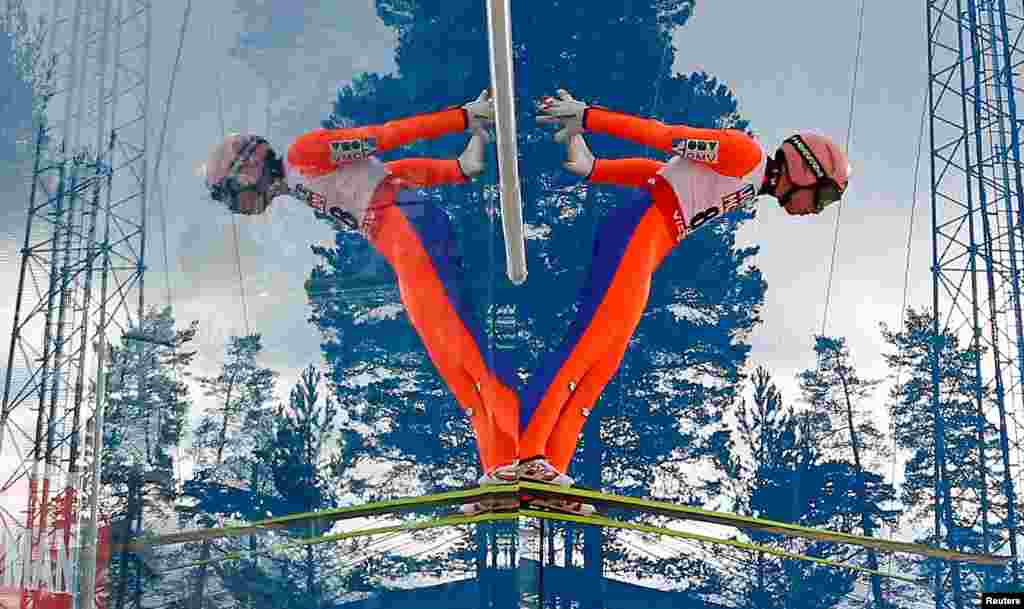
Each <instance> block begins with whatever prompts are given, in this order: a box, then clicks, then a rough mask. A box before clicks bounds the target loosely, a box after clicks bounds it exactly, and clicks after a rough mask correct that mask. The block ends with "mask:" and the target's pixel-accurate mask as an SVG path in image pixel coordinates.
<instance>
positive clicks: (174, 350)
mask: <svg viewBox="0 0 1024 609" xmlns="http://www.w3.org/2000/svg"><path fill="white" fill-rule="evenodd" d="M195 334H196V323H195V322H193V323H192V325H191V326H190V327H189V328H188V329H186V330H177V329H175V321H174V318H173V317H172V314H171V310H170V308H164V309H163V310H160V311H157V310H156V309H150V310H149V311H148V312H147V313H146V316H145V317H144V318H143V319H142V321H141V323H140V324H139V325H138V326H137V327H133V328H130V331H129V332H128V333H126V334H125V335H124V344H123V345H122V346H120V347H115V348H113V349H112V354H113V357H112V359H111V365H110V369H109V371H108V374H109V378H110V381H109V383H108V392H109V394H108V396H107V404H106V409H105V417H104V426H103V453H102V459H103V462H102V477H101V483H102V485H103V487H104V489H105V496H106V497H107V499H106V500H105V502H104V505H103V508H102V512H103V513H104V515H105V516H107V517H108V518H109V519H110V521H111V522H113V523H115V530H116V531H117V532H118V535H119V536H118V538H117V540H115V543H125V542H128V541H130V540H131V539H135V538H138V537H139V536H141V535H143V534H145V533H146V532H148V531H156V532H159V531H161V530H163V529H164V528H165V527H166V526H167V525H168V524H169V523H171V522H172V517H173V505H174V501H175V500H176V499H177V495H178V491H177V486H176V483H175V479H176V476H175V467H176V465H177V463H176V460H177V458H178V455H177V447H178V445H179V443H180V441H181V436H182V433H183V431H184V425H185V420H186V418H187V416H188V411H189V409H190V407H191V398H190V397H189V392H188V387H187V385H186V384H185V379H184V376H185V373H186V372H187V370H186V369H187V367H188V366H189V365H190V364H191V361H192V359H193V357H194V356H195V352H194V351H184V350H182V347H184V346H185V345H187V343H189V342H190V341H191V340H192V339H193V338H194V337H195ZM158 571H159V560H157V557H154V556H152V555H150V556H147V557H145V560H143V557H141V556H139V555H136V554H130V553H127V552H122V553H119V554H115V555H114V556H113V558H112V560H111V565H110V571H109V573H110V578H111V580H112V584H111V593H112V601H113V605H112V606H113V607H117V608H118V609H122V608H123V607H130V606H134V607H141V604H142V592H143V589H145V590H146V591H148V592H152V590H153V589H156V588H158V587H159V586H160V581H159V578H158V577H157V575H156V573H157V572H158Z"/></svg>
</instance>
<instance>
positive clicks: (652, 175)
mask: <svg viewBox="0 0 1024 609" xmlns="http://www.w3.org/2000/svg"><path fill="white" fill-rule="evenodd" d="M583 125H584V128H585V129H586V130H588V131H594V132H598V133H605V134H608V135H612V136H616V137H620V138H623V139H627V140H631V141H633V142H636V143H638V144H641V145H644V146H649V147H651V148H657V149H658V150H662V151H664V152H668V153H675V154H676V156H675V157H673V158H672V159H671V160H670V161H669V162H668V163H662V162H660V161H655V160H651V159H643V158H631V159H595V162H594V168H593V171H592V172H591V175H590V176H589V177H588V179H589V180H590V181H591V182H593V183H598V184H602V183H603V184H616V185H620V186H632V187H635V188H637V189H639V191H638V192H637V194H636V195H635V196H633V197H632V198H631V200H629V201H628V202H627V203H625V204H623V205H620V206H619V207H617V208H615V209H614V210H612V211H611V212H610V213H609V214H608V215H607V216H606V217H605V218H604V219H603V220H602V222H601V224H600V226H599V227H598V229H597V234H596V236H595V239H594V253H593V259H592V262H591V266H590V271H589V275H588V277H587V280H586V282H585V284H584V286H583V288H582V290H581V292H580V295H579V300H578V308H577V317H576V320H575V321H574V322H573V323H572V325H571V326H570V327H569V331H568V335H567V336H566V337H565V339H564V340H563V342H562V344H561V346H559V347H558V348H557V349H556V350H554V351H552V352H551V353H549V354H548V355H547V356H546V357H545V358H544V359H543V360H542V361H541V364H540V367H539V369H538V372H537V373H536V374H534V375H533V376H532V377H531V378H530V381H529V383H528V384H527V387H526V389H525V391H524V392H523V402H522V410H521V411H520V426H521V429H523V435H522V436H521V437H520V453H521V459H529V458H531V457H535V456H543V457H545V458H546V459H547V460H548V461H549V462H550V463H551V464H552V465H553V466H554V467H555V468H556V469H558V470H559V471H561V472H565V471H567V470H568V467H569V463H570V462H571V461H572V456H573V453H574V452H575V450H576V443H577V438H578V437H579V435H580V432H581V431H582V430H583V425H584V423H585V421H586V418H587V416H589V415H590V412H591V410H592V409H593V407H594V404H595V403H596V402H597V400H598V398H599V397H600V396H601V392H602V391H603V390H604V388H605V386H606V385H607V384H608V382H609V381H610V380H611V378H612V377H613V376H614V375H615V373H616V371H617V370H618V368H619V365H620V363H621V362H622V357H623V355H625V352H626V348H627V347H628V346H629V341H630V339H631V338H632V336H633V332H634V331H635V330H636V327H637V325H638V324H639V323H640V318H641V316H642V315H643V312H644V309H645V307H646V306H647V299H648V296H649V294H650V289H651V277H652V275H653V274H654V271H655V270H657V268H658V267H659V266H660V265H661V262H662V261H663V260H664V259H665V257H666V256H668V254H669V253H670V252H671V251H672V249H673V248H675V246H676V245H677V244H678V243H679V242H680V241H682V240H683V239H684V238H685V237H686V236H687V235H688V234H689V233H690V232H691V231H693V230H696V229H698V228H700V227H701V226H703V225H704V224H705V223H706V222H707V221H708V220H711V219H713V218H716V217H718V216H720V215H722V214H724V213H726V212H728V211H731V210H732V209H735V208H736V207H739V206H740V205H743V204H746V203H748V202H750V201H753V200H754V198H755V197H756V194H757V190H758V187H759V186H760V184H761V180H762V178H763V176H764V171H765V162H766V158H767V157H766V155H765V153H764V151H763V150H762V148H761V146H760V145H759V144H758V143H757V141H756V140H754V139H753V138H752V137H750V136H748V135H747V134H746V133H744V132H742V131H738V130H721V129H700V128H694V127H688V126H685V125H666V124H664V123H661V122H659V121H656V120H650V119H643V118H638V117H634V116H630V115H627V114H622V113H618V112H612V111H610V110H607V109H604V108H600V107H595V106H591V107H590V108H588V109H587V110H586V112H585V114H584V116H583Z"/></svg>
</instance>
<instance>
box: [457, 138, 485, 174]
mask: <svg viewBox="0 0 1024 609" xmlns="http://www.w3.org/2000/svg"><path fill="white" fill-rule="evenodd" d="M490 141H491V138H490V137H489V136H488V135H487V131H485V130H484V129H476V130H474V131H473V137H471V138H469V143H468V144H466V149H465V150H463V151H462V154H460V155H459V169H461V170H462V174H463V175H465V176H466V177H467V178H475V177H476V176H478V175H480V174H481V173H483V172H484V165H485V163H486V158H485V157H484V150H485V149H486V147H487V143H488V142H490Z"/></svg>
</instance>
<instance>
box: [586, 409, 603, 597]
mask: <svg viewBox="0 0 1024 609" xmlns="http://www.w3.org/2000/svg"><path fill="white" fill-rule="evenodd" d="M594 410H595V411H596V410H597V409H596V408H595V409H594ZM582 470H583V472H582V473H583V476H582V477H583V483H584V485H585V486H589V487H591V488H597V489H599V488H601V417H600V416H597V415H596V413H595V414H591V416H590V419H589V420H588V421H587V423H586V425H585V426H584V427H583V467H582ZM603 537H604V535H603V530H602V529H601V527H587V528H585V529H584V530H583V573H584V577H585V578H586V581H589V582H594V586H593V587H592V588H590V589H588V590H587V591H586V597H585V598H586V601H585V602H584V603H583V604H582V605H581V606H582V607H583V608H584V609H599V608H600V607H602V606H603V600H602V595H601V590H602V588H603V585H602V584H601V582H602V576H603V573H604V555H603V548H602V545H601V544H602V541H603ZM581 592H582V591H581ZM580 600H581V601H582V600H583V599H580Z"/></svg>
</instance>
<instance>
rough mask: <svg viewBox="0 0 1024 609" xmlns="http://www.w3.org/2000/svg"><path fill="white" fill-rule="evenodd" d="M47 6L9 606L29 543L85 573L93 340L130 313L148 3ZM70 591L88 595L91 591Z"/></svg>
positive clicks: (89, 552)
mask: <svg viewBox="0 0 1024 609" xmlns="http://www.w3.org/2000/svg"><path fill="white" fill-rule="evenodd" d="M47 18H48V22H49V23H48V25H49V27H50V31H49V33H48V40H47V43H46V46H47V51H48V56H52V57H53V58H54V60H55V70H54V75H53V80H52V82H51V85H50V91H51V94H52V97H51V99H50V100H49V103H48V106H47V110H46V113H45V115H46V119H45V120H46V122H47V124H46V125H40V126H39V129H38V133H37V142H36V159H35V167H34V171H33V177H32V184H31V195H30V200H29V206H28V217H27V221H26V228H25V233H24V234H25V239H24V244H23V248H22V250H21V254H22V259H21V274H20V279H19V283H18V291H17V293H16V295H15V298H16V302H15V312H14V324H13V331H12V333H11V341H10V348H9V351H8V354H7V355H8V357H7V368H6V372H5V378H4V379H3V382H4V386H3V394H2V395H3V401H2V403H0V456H3V457H4V458H5V461H4V462H5V463H8V464H10V463H13V467H11V466H7V467H6V468H5V469H4V470H2V471H0V498H3V497H12V496H14V497H24V496H25V494H26V491H27V500H19V501H20V502H21V503H25V504H27V505H26V506H25V508H26V509H25V511H24V512H20V513H18V512H12V511H10V507H9V506H7V508H8V510H7V512H6V514H2V517H0V520H2V521H3V523H4V526H5V527H6V529H7V531H6V534H7V538H8V539H12V538H16V539H17V540H18V545H19V547H20V552H19V555H20V557H21V560H22V561H23V565H24V569H23V570H22V572H21V574H20V577H21V584H20V587H21V589H22V590H23V593H22V602H21V605H22V607H26V606H28V605H31V604H32V601H33V599H32V597H31V596H30V595H27V594H26V593H25V592H24V591H28V590H35V589H51V590H52V587H53V585H54V584H53V580H52V578H49V579H50V582H49V583H46V582H47V574H46V573H44V572H43V571H45V567H43V566H41V565H39V564H36V563H37V562H38V561H39V558H38V557H39V556H40V550H41V549H45V548H47V547H53V546H54V545H58V546H59V547H63V548H69V549H70V550H69V552H79V551H80V552H81V553H82V555H81V557H79V556H69V558H70V559H71V560H72V562H74V563H78V562H79V561H78V560H77V559H78V558H81V567H82V573H83V575H82V577H83V579H84V580H86V581H87V582H90V583H91V582H94V579H90V578H89V577H88V576H87V575H86V574H87V573H88V572H89V569H90V561H91V564H92V565H93V566H92V569H94V568H95V567H94V564H95V541H94V540H95V520H94V519H95V512H94V510H92V511H91V510H90V509H89V505H90V503H92V502H91V500H93V499H94V498H95V493H96V492H97V489H98V486H97V484H96V483H97V482H98V481H97V480H96V475H98V465H97V463H96V462H95V460H94V459H92V456H93V455H94V454H95V451H96V450H97V449H98V448H99V444H98V441H99V437H98V434H93V433H92V431H93V430H98V429H100V428H101V427H102V401H101V399H102V397H103V393H104V391H103V382H102V378H103V370H104V366H105V362H104V358H105V357H106V353H107V350H108V349H107V347H106V345H107V343H108V342H109V341H110V340H111V338H112V337H113V335H114V333H117V334H120V333H123V331H124V330H125V329H127V328H128V327H131V326H134V325H136V324H137V323H138V320H139V319H141V317H142V315H143V306H144V299H143V277H144V272H145V251H146V215H147V196H148V192H147V187H148V178H149V173H150V167H149V155H148V153H147V150H148V147H149V142H148V135H149V107H150V99H149V97H150V86H149V83H150V63H151V57H150V49H151V32H152V21H151V19H152V17H151V3H150V2H149V1H148V0H53V3H52V10H51V12H50V13H49V15H47ZM92 380H96V381H97V384H96V386H97V387H98V390H97V391H95V392H90V391H89V385H90V381H92ZM93 393H94V394H95V395H92V394H93ZM96 396H99V397H96ZM86 427H88V428H89V433H88V434H87V433H85V431H86ZM83 442H85V446H84V448H83ZM57 505H59V506H60V508H61V513H62V514H63V516H62V517H61V518H60V521H61V522H60V523H59V524H58V523H54V522H52V520H53V517H52V514H53V513H54V512H55V509H54V506H57ZM79 524H81V525H82V531H78V528H79V526H78V525H79ZM57 527H59V528H57ZM80 534H81V535H80ZM90 539H91V540H93V541H92V544H91V545H92V547H89V546H90V543H89V542H90ZM58 542H59V543H58ZM74 548H77V550H75V549H74ZM8 551H10V548H8ZM43 554H45V550H44V552H43ZM68 579H71V578H70V576H68V577H65V581H64V584H65V586H64V587H65V589H64V590H63V591H64V592H71V591H72V590H73V586H74V582H73V581H68ZM91 589H92V588H91V585H90V586H89V590H90V591H91ZM84 590H85V587H83V595H84V594H85V592H84ZM87 599H88V600H87ZM82 601H83V603H82V606H83V607H85V606H91V605H92V603H91V594H90V595H88V597H85V596H84V597H83V599H82Z"/></svg>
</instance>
